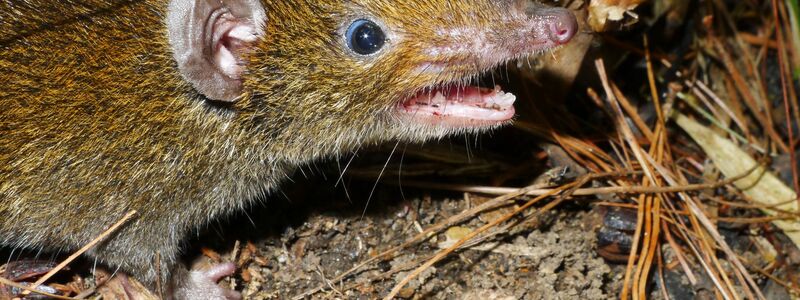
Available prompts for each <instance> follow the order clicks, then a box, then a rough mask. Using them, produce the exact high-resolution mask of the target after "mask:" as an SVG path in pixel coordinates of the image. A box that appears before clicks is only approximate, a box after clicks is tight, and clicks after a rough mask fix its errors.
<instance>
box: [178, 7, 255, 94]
mask: <svg viewBox="0 0 800 300" xmlns="http://www.w3.org/2000/svg"><path fill="white" fill-rule="evenodd" d="M265 19H266V14H265V13H264V9H263V7H262V6H261V3H260V2H259V1H258V0H222V1H220V0H172V1H171V2H170V6H169V11H168V14H167V27H168V28H167V29H168V32H169V42H170V46H171V47H172V51H173V57H174V58H175V61H176V62H177V65H178V70H179V71H180V73H181V75H182V76H183V78H184V79H186V80H187V81H188V82H189V83H191V84H192V86H193V87H194V88H195V89H196V90H197V91H198V92H200V93H201V94H203V95H204V96H206V97H207V98H208V99H211V100H216V101H226V102H233V101H235V100H236V99H237V98H238V97H239V96H240V95H241V93H242V82H241V74H242V72H243V71H244V66H243V64H242V61H241V60H240V57H241V55H242V54H244V53H246V51H248V48H249V46H250V45H251V44H252V43H253V42H255V41H256V40H258V38H259V37H260V36H261V35H262V34H263V32H262V28H263V24H264V21H265Z"/></svg>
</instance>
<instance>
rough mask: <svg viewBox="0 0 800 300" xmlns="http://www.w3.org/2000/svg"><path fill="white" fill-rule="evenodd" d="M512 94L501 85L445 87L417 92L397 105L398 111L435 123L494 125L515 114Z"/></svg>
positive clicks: (415, 119) (421, 120) (404, 114)
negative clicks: (489, 86)
mask: <svg viewBox="0 0 800 300" xmlns="http://www.w3.org/2000/svg"><path fill="white" fill-rule="evenodd" d="M514 100H516V97H515V96H514V95H513V94H510V93H505V92H503V91H502V90H500V87H499V86H498V87H495V88H494V89H483V88H478V87H471V86H469V87H457V86H448V87H444V88H439V89H434V90H430V91H425V92H421V93H418V94H417V95H415V96H413V97H411V98H409V99H408V100H406V101H404V102H402V103H401V104H399V105H398V112H399V113H400V114H401V115H403V116H406V117H410V118H412V119H413V120H414V121H420V122H426V123H432V124H434V125H451V126H464V125H493V124H499V123H502V122H503V121H507V120H509V119H511V118H512V117H513V116H514Z"/></svg>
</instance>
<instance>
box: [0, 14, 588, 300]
mask: <svg viewBox="0 0 800 300" xmlns="http://www.w3.org/2000/svg"><path fill="white" fill-rule="evenodd" d="M576 31H577V25H576V21H575V18H574V16H572V14H571V13H569V12H568V11H567V10H565V9H560V8H548V7H544V6H541V5H538V4H532V3H528V2H527V1H522V0H406V1H386V0H349V1H343V0H291V1H290V0H169V1H166V0H162V1H157V0H84V1H52V0H24V1H23V0H12V1H4V2H2V4H0V82H1V83H2V84H1V85H0V245H2V246H5V247H11V248H26V249H33V250H42V251H61V252H66V251H73V250H75V249H77V248H79V247H81V246H83V245H85V244H86V243H88V242H89V241H90V240H91V239H93V238H94V237H96V236H98V235H99V234H100V233H101V232H102V231H103V230H104V229H105V228H107V226H109V225H110V224H113V223H114V222H115V221H117V220H119V218H120V217H121V216H123V215H125V214H126V213H127V212H129V211H132V210H136V211H138V215H137V216H136V218H135V219H133V220H132V221H131V222H129V223H128V224H126V225H125V226H123V227H122V228H120V229H119V230H118V231H116V232H115V233H114V234H113V235H112V236H110V237H109V238H108V239H107V240H105V241H104V242H103V243H101V244H99V245H98V246H96V247H95V248H93V249H92V250H90V251H89V252H88V253H87V255H88V256H89V257H90V258H93V259H97V260H98V262H101V263H103V264H105V265H107V266H109V267H111V268H112V269H114V268H120V269H121V270H122V271H124V272H126V273H127V274H129V275H131V276H134V277H135V278H137V279H139V280H140V281H142V282H143V283H145V284H147V285H149V286H150V287H151V288H153V287H155V286H157V285H158V284H160V285H161V286H162V287H166V288H165V289H167V292H166V295H168V296H169V297H174V298H179V299H195V298H223V297H231V298H233V297H235V295H233V294H231V293H230V291H224V290H222V289H220V288H218V287H217V286H216V284H215V282H214V280H215V279H217V278H219V277H220V274H223V275H224V274H229V273H231V272H233V269H232V267H231V266H230V265H227V266H223V267H221V268H220V269H216V270H213V271H212V272H206V273H198V272H197V271H189V270H187V268H186V267H185V266H183V265H182V264H180V263H179V260H178V258H179V256H180V254H181V249H182V248H181V247H182V242H183V241H184V240H185V238H186V237H187V236H188V235H189V234H192V233H195V232H196V231H197V230H198V229H199V228H202V227H204V226H206V225H207V224H209V223H210V222H213V221H214V220H215V219H217V218H219V217H221V216H224V215H227V214H230V213H232V212H234V211H237V210H242V209H245V208H246V207H248V205H250V204H251V203H252V202H253V201H255V200H257V199H260V198H262V197H264V196H265V195H267V194H269V193H270V191H272V190H274V189H276V187H277V185H278V184H279V183H280V181H281V180H282V179H284V178H286V177H287V174H288V173H290V172H291V171H292V170H293V168H294V167H296V166H298V165H302V164H305V163H308V162H310V161H313V160H316V159H320V158H324V157H332V156H336V155H338V154H342V153H346V152H348V151H352V150H354V149H355V147H357V146H359V145H363V144H372V143H379V142H383V141H396V140H402V141H408V142H415V141H423V140H427V139H431V138H438V137H442V136H445V135H448V134H453V133H464V132H476V133H477V132H482V131H485V130H488V129H491V128H494V127H497V126H498V125H502V124H505V123H507V122H509V120H510V119H511V118H512V117H513V115H514V108H513V102H514V96H513V95H511V94H507V93H505V92H503V91H502V90H500V89H499V88H495V89H485V88H478V87H474V86H470V85H469V84H470V82H471V81H472V79H475V78H476V77H478V76H479V75H480V74H481V73H483V72H486V71H488V70H491V69H492V68H494V67H496V66H499V65H501V64H503V63H505V62H507V61H509V60H513V59H515V58H518V57H524V56H527V55H532V54H536V53H541V52H543V51H546V50H548V49H551V48H553V47H556V46H559V45H562V44H565V43H567V42H568V41H569V40H570V39H571V37H572V36H573V35H574V34H575V32H576ZM157 257H158V259H156V258H157ZM156 261H158V262H159V263H160V265H159V266H157V267H156V266H155V264H156ZM157 270H160V274H157ZM206 275H208V276H206ZM158 279H160V280H161V282H159V283H157V282H156V281H157V280H158Z"/></svg>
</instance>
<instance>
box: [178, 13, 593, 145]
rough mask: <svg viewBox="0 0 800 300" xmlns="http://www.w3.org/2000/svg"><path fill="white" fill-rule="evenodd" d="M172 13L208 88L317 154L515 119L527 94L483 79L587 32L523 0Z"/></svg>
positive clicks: (243, 117) (183, 60) (184, 63)
mask: <svg viewBox="0 0 800 300" xmlns="http://www.w3.org/2000/svg"><path fill="white" fill-rule="evenodd" d="M200 2H203V3H200ZM187 3H191V5H194V7H187V6H191V5H188V4H187ZM190 8H191V9H190ZM168 22H169V27H170V32H171V33H170V40H171V44H172V46H173V48H176V49H177V50H175V53H177V54H176V59H177V60H178V63H179V66H181V71H182V74H183V75H184V77H185V78H187V79H188V80H189V81H190V82H192V84H193V85H194V86H195V88H196V89H197V90H198V91H200V92H201V93H203V94H205V95H206V96H207V97H209V98H211V99H214V100H217V101H223V102H224V101H227V102H232V103H231V104H230V106H231V108H232V109H233V110H234V111H235V112H236V113H237V114H238V116H237V118H238V119H239V120H240V121H241V122H243V123H246V124H247V126H248V127H249V128H253V129H255V130H264V131H267V132H269V135H270V136H271V137H278V138H280V139H279V140H281V141H285V142H286V144H287V145H286V147H291V148H293V149H294V150H292V151H297V149H303V148H308V149H307V151H313V152H314V153H329V152H331V151H337V150H341V149H344V148H347V147H351V146H353V145H354V144H359V143H363V142H373V141H383V140H396V139H400V140H417V141H419V140H425V139H429V138H436V137H442V136H445V135H448V134H452V133H461V132H478V131H481V130H485V129H487V128H492V127H495V126H497V125H501V124H504V123H507V122H508V121H509V120H510V119H511V118H512V117H513V116H514V107H513V103H514V100H515V97H514V96H513V95H511V94H507V93H505V92H503V91H502V90H501V89H500V88H499V87H496V88H488V89H487V88H479V87H477V86H473V85H472V84H475V83H476V79H477V78H478V77H480V76H481V75H482V74H484V73H485V72H487V71H490V70H492V69H493V68H495V67H497V66H500V65H503V64H504V63H506V62H507V61H510V60H514V59H517V58H520V57H526V56H529V55H534V54H538V53H541V52H544V51H547V50H549V49H552V48H554V47H557V46H559V45H563V44H565V43H567V42H568V41H569V40H570V39H571V38H572V36H573V35H574V34H575V33H576V31H577V25H576V21H575V18H574V16H573V15H572V14H571V13H570V12H568V11H567V10H565V9H560V8H547V7H544V6H541V5H534V4H530V3H528V2H527V1H521V0H514V1H512V0H507V1H496V0H406V1H389V0H351V1H342V0H294V1H286V0H263V1H257V0H238V1H237V0H232V1H210V0H209V1H207V3H206V2H205V1H199V2H195V1H186V0H173V2H172V6H171V8H170V16H169V17H168ZM181 28H184V29H181ZM185 28H189V29H190V30H188V32H190V33H191V34H185V33H183V34H182V32H186V30H185Z"/></svg>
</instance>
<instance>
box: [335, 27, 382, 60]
mask: <svg viewBox="0 0 800 300" xmlns="http://www.w3.org/2000/svg"><path fill="white" fill-rule="evenodd" d="M345 38H346V39H347V46H348V47H350V50H353V52H355V53H358V54H361V55H370V54H374V53H375V52H378V50H381V48H383V45H384V44H385V43H386V34H385V33H383V29H381V27H380V26H378V24H375V22H372V21H370V20H364V19H361V20H356V21H355V22H353V24H351V25H350V28H348V29H347V33H346V34H345Z"/></svg>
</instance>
